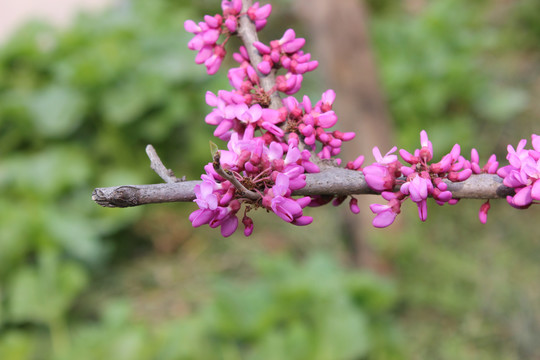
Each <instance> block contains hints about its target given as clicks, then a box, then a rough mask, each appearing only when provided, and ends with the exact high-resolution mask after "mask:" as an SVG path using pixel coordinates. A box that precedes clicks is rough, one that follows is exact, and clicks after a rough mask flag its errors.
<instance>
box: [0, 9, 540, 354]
mask: <svg viewBox="0 0 540 360" xmlns="http://www.w3.org/2000/svg"><path fill="white" fill-rule="evenodd" d="M64 2H65V4H64ZM219 3H220V2H219V1H217V0H204V1H197V2H193V1H187V0H186V1H184V0H154V1H144V0H124V1H114V0H111V1H93V0H86V1H82V0H77V1H76V0H72V1H71V2H70V1H57V0H55V1H54V4H53V2H52V1H50V2H49V3H48V4H46V2H41V3H40V4H41V5H39V4H38V2H36V1H19V2H17V4H18V5H17V4H14V2H11V1H7V0H1V1H0V194H1V195H0V359H9V360H17V359H55V360H56V359H60V360H63V359H141V360H143V359H163V360H165V359H202V360H206V359H224V360H226V359H231V360H233V359H306V360H307V359H309V360H340V359H343V360H349V359H350V360H358V359H540V350H539V348H538V338H539V337H540V291H539V286H538V284H539V283H538V279H539V278H540V265H539V261H538V259H540V236H539V235H538V231H537V226H538V222H537V221H538V216H539V215H540V212H539V211H538V209H537V208H536V207H532V208H531V209H529V210H527V211H518V210H515V209H512V208H510V207H509V206H508V205H507V204H506V203H505V201H504V200H499V201H492V202H491V204H492V209H491V211H490V214H489V218H488V224H487V225H481V224H480V223H479V221H478V218H477V212H478V209H479V207H480V205H481V201H474V200H470V201H462V202H460V203H459V204H457V205H455V206H453V207H450V206H445V208H444V209H439V208H438V206H436V205H433V204H430V207H429V211H428V213H429V215H428V220H427V222H426V223H421V222H420V221H419V220H418V218H417V215H416V208H415V207H414V206H408V207H406V208H405V209H403V212H402V214H401V215H400V217H401V218H402V221H400V222H399V223H397V224H394V225H393V226H392V227H391V228H389V229H383V230H376V231H373V229H371V228H370V227H369V226H366V224H369V222H370V221H371V218H372V215H371V213H370V211H369V209H368V208H367V207H366V206H363V207H362V209H361V211H362V212H361V214H360V215H359V216H357V217H356V218H354V219H356V220H354V219H353V220H347V219H346V216H343V215H344V213H343V212H341V211H342V210H346V209H335V208H331V207H330V208H316V209H308V211H307V212H308V215H311V216H313V217H314V218H315V221H314V223H313V224H312V225H311V226H309V227H293V226H288V225H287V224H282V221H280V220H279V219H277V217H275V216H272V215H271V214H266V213H260V214H257V216H256V219H255V226H256V228H255V231H254V234H253V235H252V236H251V237H250V238H244V237H243V235H241V234H239V235H234V236H232V237H230V238H227V239H223V238H221V237H220V236H219V231H214V230H213V229H208V228H198V229H193V228H192V227H191V224H190V222H189V220H188V215H189V213H190V212H191V211H193V210H194V209H195V206H194V205H193V204H189V203H188V204H161V205H150V206H145V207H140V208H130V209H105V208H101V207H99V206H98V205H96V204H95V203H93V202H92V201H91V193H92V190H93V188H95V187H104V186H115V185H121V184H142V183H156V182H161V180H160V179H159V178H158V177H157V175H156V174H155V173H154V172H153V171H152V170H151V169H150V167H149V161H148V159H147V157H146V154H145V152H144V148H145V146H146V144H148V143H151V144H153V145H154V147H155V148H156V149H157V151H158V153H159V154H160V155H161V158H162V160H163V161H164V163H165V165H166V166H167V167H169V168H172V169H173V170H174V171H175V173H176V175H177V176H182V175H186V177H187V178H188V179H198V178H199V176H200V174H201V171H202V167H203V166H204V164H206V163H207V162H208V161H209V159H210V151H209V145H208V141H209V140H211V139H212V136H211V134H212V131H213V129H212V128H211V127H210V126H208V125H206V124H205V123H204V116H205V115H206V114H207V113H208V112H209V111H210V109H209V107H208V106H207V105H206V104H205V102H204V94H205V92H206V91H207V90H211V91H214V92H216V91H217V90H219V89H228V88H229V85H228V83H227V80H226V70H225V69H224V68H222V70H220V72H218V74H217V75H215V76H213V77H209V76H207V75H206V72H205V70H204V68H202V67H201V66H196V65H195V64H194V61H193V59H194V55H195V54H194V53H192V52H190V51H189V50H188V49H187V42H188V41H189V39H190V34H187V33H185V31H184V29H183V23H184V21H185V20H186V19H188V18H189V19H194V20H196V21H198V20H199V19H201V18H202V16H203V14H205V13H210V14H214V13H217V12H219ZM44 4H45V5H44ZM310 4H311V5H310ZM328 4H331V5H332V6H329V5H328ZM272 5H273V7H274V13H273V15H272V16H271V18H270V22H269V24H268V26H267V28H266V29H265V30H264V31H263V32H262V33H261V34H260V36H261V38H262V39H263V40H265V41H268V40H271V39H274V38H279V37H281V35H282V33H283V32H284V31H285V30H286V29H287V28H289V27H293V28H295V29H296V30H297V34H298V35H299V36H304V37H306V38H307V47H308V50H309V51H311V52H312V53H313V56H314V58H315V59H319V60H320V62H321V66H320V69H319V70H318V71H317V72H315V73H313V74H308V75H307V76H306V80H305V84H306V87H305V88H304V89H303V90H302V92H301V93H299V94H298V95H299V96H302V95H303V94H309V95H310V96H313V99H317V98H318V97H319V96H320V94H321V93H322V92H323V91H325V90H326V89H327V88H328V87H330V86H331V87H333V88H335V89H336V92H337V96H338V99H337V103H336V107H335V110H336V112H337V114H338V116H340V119H341V121H342V122H343V125H340V129H343V130H345V131H349V130H351V129H354V130H356V131H358V132H359V139H364V140H363V141H359V142H357V144H356V145H352V144H350V145H348V147H346V148H345V154H344V158H345V161H348V160H350V159H353V158H354V157H356V156H357V155H358V154H359V153H364V154H365V155H366V158H367V160H366V162H367V163H369V162H371V161H372V160H373V159H372V157H371V153H370V150H365V149H363V148H362V146H364V148H369V149H370V146H372V145H371V144H369V143H368V141H375V142H376V143H375V145H379V146H381V147H382V148H384V147H388V148H389V147H390V146H391V144H396V145H398V146H399V147H404V148H409V149H414V148H416V147H417V145H418V143H419V138H418V137H419V135H418V134H419V131H420V130H421V129H426V130H427V131H428V134H429V135H430V139H431V140H432V142H433V144H434V145H435V153H436V155H435V156H436V157H438V156H441V155H443V154H444V152H445V151H448V150H449V149H450V148H451V147H452V145H453V144H454V143H456V142H459V143H460V144H461V147H462V152H463V154H465V155H467V154H468V153H469V152H470V149H471V148H472V147H475V148H477V149H478V151H479V153H480V157H481V160H482V161H485V160H487V158H488V157H489V155H490V154H491V153H496V154H497V155H498V157H499V159H500V161H501V163H505V160H504V156H505V155H504V154H505V149H506V145H507V144H509V143H511V144H513V145H514V146H515V145H516V144H517V143H518V142H519V140H520V139H522V138H528V139H530V134H531V133H533V132H536V133H538V132H539V131H540V130H539V125H538V124H539V121H538V119H540V102H538V100H537V99H538V98H539V97H540V77H539V74H540V3H539V2H538V1H536V0H521V1H511V0H480V1H468V0H432V1H427V0H403V1H391V0H369V1H365V2H360V1H359V0H347V1H345V0H343V1H339V2H337V1H333V2H329V1H322V0H321V1H319V0H317V1H315V0H313V2H308V3H306V2H305V1H301V0H298V1H288V0H275V1H272ZM83 9H84V11H82V10H83ZM350 19H356V20H353V22H347V21H349V20H350ZM332 24H334V25H336V26H333V25H332ZM339 24H345V27H344V28H343V29H341V30H340V29H339V27H337V25H339ZM332 31H333V32H332ZM328 34H332V35H331V36H328ZM339 49H341V50H339ZM228 59H229V61H230V56H229V57H228ZM340 99H344V100H340ZM212 140H213V141H217V140H216V139H212ZM368 145H369V146H368ZM361 149H363V150H361ZM381 150H383V149H381ZM377 200H378V199H377V198H370V199H369V200H367V202H369V201H377ZM344 207H346V206H344ZM344 218H345V220H344ZM358 219H360V220H358Z"/></svg>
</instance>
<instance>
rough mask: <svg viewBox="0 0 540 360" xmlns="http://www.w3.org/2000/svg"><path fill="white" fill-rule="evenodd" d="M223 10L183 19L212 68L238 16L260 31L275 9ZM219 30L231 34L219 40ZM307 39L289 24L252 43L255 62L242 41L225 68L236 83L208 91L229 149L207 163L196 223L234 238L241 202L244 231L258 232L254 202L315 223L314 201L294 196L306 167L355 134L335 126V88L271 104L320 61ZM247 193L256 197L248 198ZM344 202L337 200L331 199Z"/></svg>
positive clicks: (233, 4)
mask: <svg viewBox="0 0 540 360" xmlns="http://www.w3.org/2000/svg"><path fill="white" fill-rule="evenodd" d="M222 10H223V14H222V15H215V16H213V17H211V16H205V18H204V19H205V21H204V22H200V23H198V24H196V23H195V22H193V21H191V20H188V21H186V22H185V27H186V30H188V31H189V32H192V33H193V34H194V35H195V37H194V38H193V39H192V40H191V41H190V43H189V48H190V49H193V50H198V51H199V53H198V55H197V57H196V62H197V63H204V64H205V65H206V67H207V70H208V73H209V74H213V73H215V72H216V71H217V69H218V68H219V65H220V64H221V60H222V59H223V56H224V55H225V50H224V45H225V43H227V41H228V39H229V37H230V36H231V35H236V32H237V27H238V19H239V17H240V16H243V15H247V16H248V17H249V18H250V19H251V20H252V21H253V22H254V23H255V26H256V29H257V30H260V29H261V28H262V27H263V26H264V24H265V23H266V18H267V17H268V15H269V13H270V10H271V8H270V5H264V6H260V5H259V4H258V3H256V4H254V5H253V6H252V7H250V8H249V9H248V10H247V12H243V10H242V2H241V1H235V0H232V1H223V2H222ZM222 34H225V35H226V38H225V40H224V41H223V43H221V44H218V43H217V41H218V39H219V37H220V35H222ZM304 44H305V39H303V38H297V37H296V34H295V32H294V31H293V30H292V29H289V30H287V31H286V32H285V34H284V35H283V37H282V38H281V39H279V40H274V41H271V42H270V45H269V46H267V45H264V44H263V43H262V42H259V41H256V42H255V43H254V48H255V49H256V50H257V51H258V52H259V53H260V55H261V56H262V61H261V62H259V63H258V64H257V65H256V66H254V65H253V64H252V60H251V59H250V57H249V54H248V51H247V49H246V48H245V47H244V46H241V47H240V48H239V51H238V52H236V53H234V54H233V58H234V60H235V61H236V62H237V63H239V67H236V68H232V69H230V70H229V71H228V74H227V75H228V78H229V82H230V84H231V86H232V87H233V89H232V90H230V91H227V90H219V91H218V92H217V94H214V93H212V92H207V94H206V102H207V104H208V105H210V106H211V107H212V111H211V112H210V113H209V114H208V115H207V116H206V119H205V121H206V123H208V124H210V125H213V126H215V127H216V128H215V130H214V136H216V137H218V138H219V139H221V140H224V141H227V142H228V144H227V148H228V150H227V151H220V152H219V154H220V155H219V160H218V161H217V162H216V159H214V163H210V164H208V165H207V166H206V167H205V170H206V174H205V175H203V176H202V179H203V183H202V184H200V185H197V187H196V188H195V194H196V200H195V202H196V203H197V204H198V205H199V210H196V211H195V212H193V213H192V214H191V216H190V220H191V221H192V223H193V226H200V225H203V224H209V225H210V226H211V227H218V226H220V227H221V232H222V234H223V236H229V235H230V234H232V233H233V232H234V231H235V230H236V228H237V227H238V223H239V221H238V216H237V214H238V212H239V211H240V210H241V208H242V205H243V206H244V213H243V217H242V223H243V224H244V234H245V235H250V234H251V232H252V230H253V221H252V220H251V218H250V217H249V216H248V215H247V213H248V212H249V211H250V210H252V209H256V208H265V209H266V210H268V211H272V212H274V213H275V214H277V215H278V216H279V217H280V218H282V219H283V220H285V221H287V222H289V223H292V224H295V225H306V224H308V223H311V221H312V219H311V218H310V217H308V216H305V215H303V211H302V209H303V208H304V207H306V206H307V205H313V204H314V203H315V202H316V201H315V200H313V201H312V198H310V197H304V198H300V199H294V198H292V196H291V195H292V192H293V191H294V190H297V189H300V188H302V187H303V186H305V173H315V172H319V168H318V166H317V165H316V164H314V163H313V162H311V161H310V157H311V151H315V150H316V149H319V153H318V155H319V158H321V159H330V158H332V157H334V156H336V155H338V154H339V153H340V151H341V144H342V142H343V141H348V140H351V139H352V138H354V135H355V134H354V133H352V132H340V131H337V130H334V131H331V130H330V128H332V127H333V126H334V125H335V124H336V122H337V116H336V115H335V113H334V111H333V110H332V105H333V102H334V100H335V96H336V95H335V93H334V91H333V90H328V91H326V92H325V93H324V94H323V95H322V98H321V100H319V101H318V102H317V103H315V104H314V105H313V104H312V103H311V101H310V99H309V98H308V97H307V96H304V98H303V101H302V103H299V102H298V101H297V100H296V99H294V98H293V97H288V98H286V99H284V101H283V103H284V106H282V107H281V108H278V109H274V108H271V107H270V105H271V100H270V99H271V97H272V93H273V92H276V91H279V92H283V93H285V94H293V93H296V92H297V91H298V90H299V89H300V87H301V84H302V75H303V74H304V73H306V72H308V71H312V70H314V69H315V68H316V67H317V65H318V63H317V61H314V60H311V55H310V54H308V53H304V52H303V51H302V50H301V49H302V47H303V46H304ZM216 54H217V55H216ZM213 56H214V57H213ZM281 68H283V69H285V70H286V74H284V75H279V76H277V78H276V84H275V86H274V87H273V88H272V89H266V90H265V89H263V88H262V86H261V81H260V79H261V77H262V76H266V75H268V74H270V73H271V72H272V71H277V70H279V69H281ZM301 146H303V147H304V150H302V151H301V150H300V147H301ZM310 150H311V151H310ZM337 161H338V162H340V160H339V159H338V160H337ZM216 166H217V168H216ZM222 171H225V173H223V172H222ZM224 174H228V175H226V176H225V175H224ZM235 183H236V184H235ZM247 193H249V194H252V195H253V194H255V196H246V194H247ZM343 200H344V199H336V200H335V201H334V203H336V204H337V203H341V202H342V201H343ZM350 208H351V210H352V211H353V212H356V213H357V212H358V211H359V208H358V205H357V200H356V199H354V198H352V200H351V201H350Z"/></svg>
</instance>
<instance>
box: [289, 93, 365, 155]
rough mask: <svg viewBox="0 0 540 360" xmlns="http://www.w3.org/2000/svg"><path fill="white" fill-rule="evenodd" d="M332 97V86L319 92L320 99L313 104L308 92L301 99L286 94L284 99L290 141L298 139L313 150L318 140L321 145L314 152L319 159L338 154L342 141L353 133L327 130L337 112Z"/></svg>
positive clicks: (346, 139) (333, 97)
mask: <svg viewBox="0 0 540 360" xmlns="http://www.w3.org/2000/svg"><path fill="white" fill-rule="evenodd" d="M335 98H336V93H335V92H334V90H331V89H330V90H327V91H325V92H324V93H323V94H322V98H321V100H319V101H318V102H317V103H316V104H315V106H312V104H311V100H310V99H309V97H307V96H304V98H303V101H302V103H299V102H298V100H296V99H295V98H294V97H292V96H289V97H287V98H285V99H284V100H283V103H284V104H285V107H286V109H287V114H288V115H287V132H288V133H289V141H294V142H295V143H298V142H299V141H300V140H303V142H304V143H305V144H306V145H307V146H308V147H309V148H310V149H311V150H312V151H314V150H315V149H316V148H317V141H318V142H319V143H320V144H321V145H322V149H321V150H320V152H319V153H318V154H317V155H318V156H319V158H321V159H330V158H331V157H332V156H336V155H338V154H339V153H340V152H341V144H342V142H343V141H349V140H352V139H353V138H354V137H355V134H354V133H353V132H347V133H343V132H341V131H337V130H336V131H332V132H328V131H327V129H329V128H331V127H333V126H334V125H335V124H336V122H337V116H336V114H335V113H334V110H332V105H333V103H334V100H335Z"/></svg>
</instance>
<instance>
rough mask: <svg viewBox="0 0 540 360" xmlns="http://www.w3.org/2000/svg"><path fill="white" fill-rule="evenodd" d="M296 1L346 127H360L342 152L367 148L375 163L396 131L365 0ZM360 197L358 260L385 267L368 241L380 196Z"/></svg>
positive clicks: (354, 219)
mask: <svg viewBox="0 0 540 360" xmlns="http://www.w3.org/2000/svg"><path fill="white" fill-rule="evenodd" d="M295 5H296V10H297V14H298V15H299V17H300V18H301V19H302V20H303V21H304V22H305V24H306V28H307V29H309V41H310V43H312V44H314V49H313V52H314V54H315V58H316V59H318V60H319V63H320V69H321V70H322V72H323V74H324V77H325V80H326V83H327V85H328V86H329V87H330V88H332V89H334V91H335V92H336V95H337V96H336V102H335V106H334V108H335V110H336V113H337V114H338V116H339V119H340V120H339V121H340V129H341V130H343V131H354V132H356V138H355V139H354V140H353V141H352V142H351V143H350V144H345V145H344V147H343V154H342V158H343V159H344V160H345V161H349V160H353V159H354V158H356V157H357V156H358V155H360V154H364V155H365V156H366V163H367V164H369V163H371V162H372V161H373V158H372V155H371V150H372V148H373V147H374V146H378V147H379V148H380V149H381V152H383V153H385V152H386V151H388V150H389V149H390V147H391V143H392V142H391V141H392V138H393V131H392V123H391V121H390V115H389V112H388V109H387V106H386V102H385V98H384V96H383V93H382V91H381V88H380V84H379V79H378V75H377V74H378V72H377V67H376V64H375V58H374V54H373V51H372V49H371V45H370V39H369V31H368V24H367V21H368V14H367V9H366V6H365V4H364V3H363V2H362V1H360V0H339V1H336V0H333V1H332V0H297V1H296V2H295ZM358 200H359V201H358V202H359V205H360V209H361V212H360V214H359V215H353V214H351V213H350V211H349V210H348V209H346V210H347V215H346V217H345V223H346V224H345V226H346V228H347V230H348V231H347V233H348V237H349V241H348V244H349V246H350V247H351V250H352V258H353V261H354V263H355V264H357V265H359V266H363V267H368V268H372V269H375V270H378V271H385V268H386V266H385V265H384V262H382V261H381V260H380V258H379V257H378V256H376V255H375V254H374V253H373V251H372V249H371V248H370V247H369V245H368V243H367V239H368V237H369V235H370V233H371V231H372V226H371V220H372V217H373V216H372V214H371V212H370V210H369V207H368V205H369V204H370V203H372V202H373V200H374V197H372V196H362V197H359V199H358Z"/></svg>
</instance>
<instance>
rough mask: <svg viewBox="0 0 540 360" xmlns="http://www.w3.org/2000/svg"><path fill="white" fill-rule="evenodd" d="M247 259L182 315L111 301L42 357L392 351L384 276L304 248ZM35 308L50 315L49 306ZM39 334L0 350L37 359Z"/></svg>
mask: <svg viewBox="0 0 540 360" xmlns="http://www.w3.org/2000/svg"><path fill="white" fill-rule="evenodd" d="M251 263H252V265H253V269H254V270H253V273H252V275H251V277H250V279H244V280H243V281H242V282H238V281H231V280H227V279H226V278H223V277H221V278H219V279H218V280H217V281H216V282H215V283H214V285H213V286H212V288H213V291H212V292H213V296H212V298H211V299H210V300H209V301H207V302H206V303H205V304H204V305H202V306H200V308H199V309H198V310H197V311H196V312H193V313H192V314H190V315H188V316H186V317H184V318H182V319H181V320H169V321H166V322H163V323H161V324H159V325H158V326H154V327H148V326H145V325H144V324H141V323H140V322H137V321H136V320H134V319H133V314H132V310H131V309H130V307H129V305H128V304H127V303H125V302H119V301H116V302H110V303H108V304H107V305H106V307H105V308H104V309H103V312H102V314H101V316H100V319H99V322H96V323H95V324H91V323H87V324H85V325H80V326H78V327H76V328H75V329H74V331H73V332H72V333H71V334H70V337H71V339H70V343H71V344H70V346H66V345H65V344H55V345H57V346H58V348H57V349H56V350H57V351H56V352H55V355H54V356H53V357H51V358H54V359H66V360H67V359H74V358H77V359H140V360H143V359H163V360H166V359H171V360H172V359H178V360H180V359H201V360H204V359H285V358H286V359H306V360H308V359H310V360H311V359H313V360H340V359H344V360H345V359H359V358H365V357H366V356H368V355H369V358H370V359H397V358H401V355H400V354H401V351H400V347H401V342H402V339H401V338H400V336H399V333H398V332H397V329H396V327H395V325H394V323H393V322H392V321H391V315H390V312H389V310H391V308H392V307H393V304H394V302H395V300H396V293H395V290H394V287H393V285H392V284H391V283H389V282H388V281H386V280H384V279H383V278H379V277H376V276H374V275H370V274H367V273H364V272H359V271H349V270H346V269H345V268H343V267H341V266H339V265H337V264H336V262H335V261H334V260H330V258H329V257H328V256H327V255H312V256H310V257H308V258H307V259H305V261H303V262H302V263H300V264H299V263H297V262H294V261H292V259H290V258H288V257H285V256H272V257H264V258H263V257H260V258H258V259H256V260H252V261H251ZM71 276H75V275H71ZM30 281H32V280H30ZM45 285H48V283H47V282H43V283H42V284H41V285H40V286H45ZM41 290H43V289H42V288H41V287H39V286H38V287H37V288H36V289H35V291H39V292H41ZM54 290H56V289H54V288H53V289H51V290H47V291H54ZM47 291H45V292H44V293H43V294H48V292H47ZM27 295H30V294H27ZM34 301H35V300H34ZM22 306H23V307H24V304H23V305H22ZM52 306H54V305H52ZM50 310H53V311H50ZM43 312H44V314H53V313H54V309H50V308H49V307H46V308H43ZM46 316H49V315H46ZM38 319H41V317H40V315H38ZM38 342H39V338H36V337H34V338H32V337H29V336H27V334H26V336H25V335H23V333H22V332H21V331H8V332H7V333H6V334H5V336H4V337H3V339H2V340H1V341H0V356H1V357H2V358H5V359H12V360H16V359H26V358H29V357H30V358H31V357H36V358H41V356H40V355H39V354H38V353H36V351H37V349H40V345H39V343H38Z"/></svg>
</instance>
